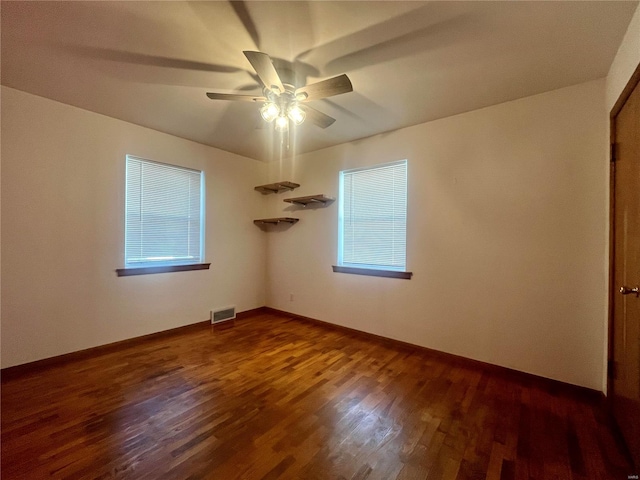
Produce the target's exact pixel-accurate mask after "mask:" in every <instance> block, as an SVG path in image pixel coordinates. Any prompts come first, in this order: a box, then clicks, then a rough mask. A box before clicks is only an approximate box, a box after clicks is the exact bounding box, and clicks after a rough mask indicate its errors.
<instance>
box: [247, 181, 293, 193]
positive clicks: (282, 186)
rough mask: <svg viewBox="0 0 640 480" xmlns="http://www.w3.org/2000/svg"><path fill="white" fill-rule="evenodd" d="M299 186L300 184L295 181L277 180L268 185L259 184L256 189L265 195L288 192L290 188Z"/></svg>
mask: <svg viewBox="0 0 640 480" xmlns="http://www.w3.org/2000/svg"><path fill="white" fill-rule="evenodd" d="M299 186H300V185H299V184H297V183H293V182H276V183H269V184H267V185H259V186H257V187H255V188H254V190H257V191H258V192H260V193H262V194H263V195H268V194H270V193H282V192H288V191H290V190H293V189H294V188H298V187H299Z"/></svg>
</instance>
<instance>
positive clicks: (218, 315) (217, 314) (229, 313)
mask: <svg viewBox="0 0 640 480" xmlns="http://www.w3.org/2000/svg"><path fill="white" fill-rule="evenodd" d="M234 318H236V307H235V306H233V307H225V308H219V309H217V310H211V323H222V322H226V321H227V320H233V319H234Z"/></svg>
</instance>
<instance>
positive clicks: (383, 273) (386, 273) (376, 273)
mask: <svg viewBox="0 0 640 480" xmlns="http://www.w3.org/2000/svg"><path fill="white" fill-rule="evenodd" d="M332 268H333V271H334V272H336V273H351V274H354V275H369V276H371V277H387V278H403V279H405V280H410V279H411V277H412V275H413V272H398V271H395V270H374V269H371V268H355V267H340V266H338V265H332Z"/></svg>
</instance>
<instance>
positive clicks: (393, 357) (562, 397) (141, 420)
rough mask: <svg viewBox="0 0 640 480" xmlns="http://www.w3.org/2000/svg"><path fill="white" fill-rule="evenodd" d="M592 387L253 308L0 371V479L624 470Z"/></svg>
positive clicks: (555, 475)
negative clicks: (561, 384) (9, 373)
mask: <svg viewBox="0 0 640 480" xmlns="http://www.w3.org/2000/svg"><path fill="white" fill-rule="evenodd" d="M607 418H608V417H607V416H606V415H605V414H604V411H603V407H602V406H601V405H600V403H599V401H598V400H597V398H596V399H594V398H593V396H589V395H585V396H583V395H580V394H574V393H572V391H571V390H570V389H563V388H549V387H548V385H547V384H546V383H545V382H539V381H536V380H535V379H527V377H525V376H522V377H520V376H518V375H510V374H507V373H504V374H501V373H500V372H496V371H494V370H492V369H486V368H483V367H482V366H477V365H473V364H465V363H464V362H457V361H449V360H447V358H446V357H443V356H439V355H434V354H430V353H429V352H426V351H421V350H416V349H410V348H405V347H402V346H399V345H392V344H389V343H388V342H380V341H376V340H375V339H367V338H363V337H362V336H359V335H354V334H351V333H349V332H344V331H340V330H334V329H329V328H325V327H323V326H321V325H316V324H313V323H309V322H305V321H302V320H299V319H291V318H288V317H285V316H282V315H275V314H260V315H258V316H255V317H253V318H249V319H246V320H241V321H236V322H235V324H234V325H233V326H230V327H228V328H220V327H216V328H215V329H212V328H211V327H209V326H206V327H204V326H203V327H202V328H195V329H190V330H188V331H185V332H180V333H179V334H176V335H174V336H172V337H163V338H152V339H149V340H147V341H145V342H144V343H142V344H140V345H137V346H125V347H123V348H122V349H120V350H118V351H115V352H107V353H102V354H100V355H99V356H96V357H93V358H88V359H85V360H82V361H72V362H70V363H67V364H64V365H59V366H52V367H48V368H46V369H45V370H43V371H40V372H35V373H31V374H28V375H26V376H22V377H19V378H14V379H8V380H6V381H5V382H4V383H3V385H2V438H1V440H2V452H1V453H2V458H1V467H2V472H1V473H2V478H3V480H8V479H17V478H20V479H39V478H50V477H54V478H65V479H84V478H91V479H93V478H96V479H107V478H131V479H136V480H141V479H180V480H184V479H220V480H230V479H304V480H314V479H332V480H346V479H352V480H356V479H357V480H364V479H367V480H373V479H384V480H392V479H398V480H405V479H428V480H435V479H485V478H486V479H500V480H521V479H522V480H524V479H526V480H531V479H536V480H540V479H589V480H593V479H621V480H626V479H627V475H630V474H632V473H633V472H632V471H631V467H630V465H629V464H628V463H627V460H626V457H625V456H624V455H623V454H622V453H621V450H620V447H619V445H618V444H617V443H616V441H615V439H614V436H613V435H612V431H611V430H610V428H609V426H608V421H607Z"/></svg>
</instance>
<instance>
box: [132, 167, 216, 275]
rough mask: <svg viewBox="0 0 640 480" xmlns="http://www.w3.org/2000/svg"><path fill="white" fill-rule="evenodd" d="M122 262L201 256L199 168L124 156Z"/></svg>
mask: <svg viewBox="0 0 640 480" xmlns="http://www.w3.org/2000/svg"><path fill="white" fill-rule="evenodd" d="M126 177H127V178H126V207H125V217H126V221H125V267H142V266H162V265H185V264H191V263H201V262H202V259H203V251H202V250H203V248H202V247H203V242H202V234H203V208H202V200H203V193H202V192H203V184H204V179H203V175H202V172H200V171H197V170H191V169H187V168H182V167H176V166H172V165H166V164H162V163H156V162H151V161H149V160H143V159H140V158H136V157H132V156H129V155H128V156H127V172H126Z"/></svg>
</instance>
